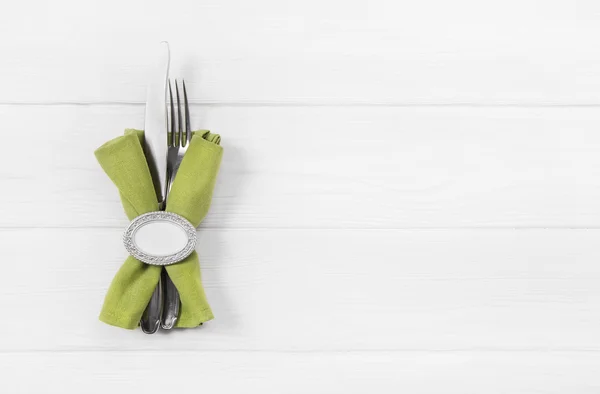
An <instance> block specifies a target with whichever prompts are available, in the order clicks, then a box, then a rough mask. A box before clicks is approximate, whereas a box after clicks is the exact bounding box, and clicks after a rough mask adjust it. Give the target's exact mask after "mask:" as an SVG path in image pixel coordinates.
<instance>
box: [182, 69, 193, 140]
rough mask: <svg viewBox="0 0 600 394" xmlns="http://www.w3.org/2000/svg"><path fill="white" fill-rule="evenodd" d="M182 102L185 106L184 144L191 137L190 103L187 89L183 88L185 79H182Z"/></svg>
mask: <svg viewBox="0 0 600 394" xmlns="http://www.w3.org/2000/svg"><path fill="white" fill-rule="evenodd" d="M183 104H184V106H185V145H183V146H186V145H187V144H188V143H189V142H190V140H191V139H192V127H191V126H190V124H191V122H190V105H189V104H188V98H187V91H186V90H185V80H183Z"/></svg>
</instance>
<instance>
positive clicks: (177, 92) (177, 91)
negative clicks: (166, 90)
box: [175, 80, 183, 146]
mask: <svg viewBox="0 0 600 394" xmlns="http://www.w3.org/2000/svg"><path fill="white" fill-rule="evenodd" d="M175 95H176V96H177V146H181V141H182V140H183V136H182V132H183V130H182V129H183V125H182V124H181V101H179V84H178V83H177V80H175Z"/></svg>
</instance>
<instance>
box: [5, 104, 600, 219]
mask: <svg viewBox="0 0 600 394" xmlns="http://www.w3.org/2000/svg"><path fill="white" fill-rule="evenodd" d="M193 113H194V118H193V119H192V123H193V125H194V127H197V128H210V129H212V130H214V131H215V132H218V133H221V134H222V135H223V145H224V146H225V155H224V158H223V163H222V168H221V173H220V175H219V179H218V185H217V188H216V190H215V196H214V199H213V206H212V208H211V212H210V214H209V216H208V217H207V219H206V220H205V222H204V224H203V226H204V227H205V228H392V229H396V228H457V227H458V228H461V227H487V228H489V227H559V228H560V227H567V228H577V227H594V228H595V227H599V226H600V205H599V204H598V203H597V202H598V201H600V170H599V169H600V155H598V151H599V150H600V133H598V132H597V125H598V124H600V112H599V111H597V110H596V109H594V108H558V109H557V108H539V109H531V108H529V109H524V108H370V107H361V108H347V107H340V108H306V107H294V108H288V107H266V108H264V107H258V108H257V107H252V106H249V107H247V106H243V107H238V106H226V107H208V108H207V107H202V106H201V107H194V111H193ZM0 117H2V119H3V121H4V123H5V125H7V127H8V129H9V130H10V131H11V133H13V135H18V136H20V135H23V136H25V135H27V134H28V133H32V132H34V133H35V134H36V138H35V140H34V141H33V142H32V143H30V144H29V146H28V148H27V150H17V151H15V152H14V154H5V155H2V156H0V179H2V181H3V197H4V204H2V205H1V206H0V226H2V227H5V228H6V227H114V228H124V227H125V225H126V223H127V222H126V218H125V215H124V214H123V211H122V208H121V206H120V203H119V200H118V195H117V192H116V190H115V188H114V186H113V185H112V183H111V182H110V181H109V180H108V178H107V177H106V176H105V175H104V173H103V172H102V170H101V169H100V167H99V165H98V164H97V162H96V160H95V158H94V156H93V151H94V149H96V148H97V147H98V146H100V145H101V144H102V143H104V142H105V141H107V140H109V139H111V138H114V137H115V136H117V135H119V134H121V133H122V129H123V128H124V127H127V126H130V127H140V128H141V127H143V107H141V106H139V107H138V106H134V107H122V106H117V107H113V106H83V107H79V106H59V107H44V106H33V107H29V106H26V107H22V106H21V107H19V106H17V107H15V106H0ZM26 118H31V119H33V120H34V121H35V120H38V119H39V121H40V122H42V123H40V127H39V128H38V127H34V128H33V129H32V128H31V126H30V125H29V124H28V123H27V122H22V120H23V119H26ZM42 124H43V126H41V125H42ZM15 154H18V155H19V156H18V159H17V157H16V156H15ZM17 165H18V168H19V169H18V171H16V170H15V166H17Z"/></svg>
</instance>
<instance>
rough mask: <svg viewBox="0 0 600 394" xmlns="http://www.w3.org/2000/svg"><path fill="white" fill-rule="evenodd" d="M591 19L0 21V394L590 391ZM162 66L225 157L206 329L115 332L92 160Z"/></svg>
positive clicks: (241, 9) (397, 6)
mask: <svg viewBox="0 0 600 394" xmlns="http://www.w3.org/2000/svg"><path fill="white" fill-rule="evenodd" d="M599 37H600V3H598V2H597V1H594V0H537V1H536V0H503V1H477V0H454V1H444V0H420V1H408V0H401V1H390V0H388V1H385V0H350V1H342V0H304V1H288V0H253V1H244V0H203V1H197V0H172V1H170V2H164V1H162V2H159V1H156V0H153V1H148V0H136V1H125V0H119V1H116V0H102V1H100V0H94V1H77V0H53V1H51V2H47V1H20V2H17V1H12V2H8V1H7V2H5V4H3V5H2V12H0V86H1V88H0V121H1V125H2V128H1V130H2V133H3V134H2V141H3V144H2V146H3V149H2V153H1V154H0V184H1V185H2V186H1V188H0V192H1V193H0V195H1V200H0V202H1V204H0V264H1V268H2V276H1V277H2V278H3V280H2V285H1V286H0V310H1V311H2V315H3V322H2V323H0V392H2V393H7V394H13V393H41V392H44V393H80V392H85V393H111V392H112V393H121V392H123V393H124V392H134V391H135V392H145V393H152V392H156V393H169V392H172V393H175V392H192V391H197V392H206V393H211V394H213V393H238V392H244V393H303V394H304V393H365V392H369V393H371V392H372V393H400V392H407V393H440V392H444V393H457V394H458V393H461V394H462V393H482V392H485V393H490V394H494V393H577V394H582V393H598V392H600V374H599V372H600V248H599V247H598V245H599V239H600V131H599V130H600V49H599V46H598V38H599ZM164 39H166V40H169V41H170V43H171V49H172V69H171V75H172V76H179V77H183V78H185V79H186V82H187V85H188V88H189V90H190V96H191V98H192V101H193V119H192V121H193V126H194V127H197V128H209V129H211V130H213V131H215V132H218V133H221V134H222V135H223V145H224V147H225V156H224V159H223V164H222V170H221V173H220V177H219V182H218V185H217V188H216V191H215V197H214V203H213V206H212V209H211V213H210V215H209V217H208V218H207V219H206V221H205V222H204V224H203V225H202V227H201V229H200V232H199V235H200V245H199V247H198V250H199V253H200V256H201V261H202V269H203V275H204V283H205V285H206V289H207V293H208V296H209V299H210V301H211V304H212V306H213V309H214V312H215V314H216V320H214V321H213V322H210V323H208V324H206V325H205V326H204V327H202V328H200V329H195V330H184V331H176V332H170V333H168V334H160V335H155V336H146V335H143V334H142V333H141V332H139V331H134V332H130V331H125V330H120V329H116V328H114V327H110V326H107V325H104V324H102V323H100V322H99V321H98V319H97V316H98V312H99V310H100V306H101V303H102V300H103V297H104V294H105V291H106V289H107V286H108V284H109V283H110V280H111V278H112V276H113V274H114V273H115V271H116V270H117V269H118V267H119V265H120V264H121V262H122V260H123V259H124V257H125V254H126V252H125V250H124V248H123V247H122V245H121V240H120V236H121V232H122V230H123V228H124V226H125V225H126V223H127V222H126V219H125V216H124V214H123V213H122V210H121V207H120V205H119V202H118V198H117V193H116V191H115V189H114V187H113V186H112V184H111V183H110V181H109V180H108V179H107V178H106V177H105V175H104V174H103V173H102V171H101V170H100V167H99V166H98V165H97V163H96V161H95V158H94V156H93V150H94V149H95V148H96V147H98V146H99V145H100V144H101V143H103V142H104V141H106V140H108V139H110V138H113V137H114V136H116V135H118V134H120V133H121V132H122V129H123V128H125V127H140V128H141V127H143V113H144V106H143V102H144V98H145V85H146V81H147V76H148V71H149V64H150V61H151V58H150V53H151V48H152V46H155V45H156V43H157V42H159V41H160V40H164Z"/></svg>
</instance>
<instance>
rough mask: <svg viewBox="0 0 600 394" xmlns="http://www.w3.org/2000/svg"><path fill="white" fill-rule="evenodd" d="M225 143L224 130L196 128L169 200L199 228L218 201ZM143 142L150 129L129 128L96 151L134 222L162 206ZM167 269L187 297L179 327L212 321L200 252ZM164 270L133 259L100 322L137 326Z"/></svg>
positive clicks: (111, 289) (117, 277)
mask: <svg viewBox="0 0 600 394" xmlns="http://www.w3.org/2000/svg"><path fill="white" fill-rule="evenodd" d="M220 142H221V137H219V135H218V134H212V133H210V132H209V131H206V130H203V131H197V132H194V135H193V137H192V140H191V142H190V146H189V147H188V150H187V151H186V153H185V156H184V158H183V161H182V162H181V166H180V167H179V171H178V172H177V176H176V178H175V181H174V182H173V185H172V187H171V191H170V193H169V196H168V199H167V207H166V211H169V212H174V213H177V214H179V215H181V216H183V217H184V218H186V219H187V220H188V221H190V223H192V224H193V225H194V226H196V227H197V226H198V225H199V224H200V222H201V221H202V219H204V217H205V216H206V213H207V212H208V208H209V206H210V202H211V199H212V193H213V189H214V186H215V181H216V178H217V173H218V171H219V166H220V164H221V157H222V156H223V148H222V147H221V146H220V145H219V143H220ZM143 144H144V132H143V131H140V130H133V129H128V130H125V135H124V136H121V137H118V138H115V139H113V140H111V141H109V142H107V143H106V144H104V145H102V146H101V147H100V148H98V149H97V150H96V152H94V153H95V155H96V158H97V159H98V162H99V163H100V166H101V167H102V169H103V170H104V172H106V174H107V175H108V176H109V177H110V179H111V180H112V181H113V182H114V184H115V185H116V186H117V188H118V189H119V192H120V194H121V202H122V204H123V208H125V213H126V215H127V217H128V218H129V219H130V220H133V219H134V218H136V217H137V216H139V215H141V214H144V213H147V212H152V211H156V210H158V201H157V198H156V192H155V189H154V186H153V183H152V176H151V175H150V170H149V169H148V163H147V161H146V157H145V155H144V150H143V148H142V146H143ZM164 268H165V269H166V270H167V273H168V274H169V277H170V278H171V280H172V281H173V283H174V284H175V287H177V290H178V291H179V296H180V298H181V309H180V315H179V319H178V320H177V324H176V327H197V326H198V325H200V324H201V323H203V322H205V321H208V320H211V319H212V318H213V313H212V310H211V309H210V306H209V305H208V301H207V300H206V294H205V293H204V288H203V287H202V279H201V275H200V263H199V260H198V254H197V253H196V251H194V252H192V254H190V255H189V256H188V257H187V258H185V259H184V260H182V261H180V262H179V263H176V264H172V265H168V266H165V267H164ZM162 269H163V267H161V266H154V265H148V264H144V263H142V262H141V261H139V260H137V259H135V258H134V257H132V256H129V257H127V259H126V260H125V263H123V265H122V266H121V268H120V269H119V271H118V272H117V274H116V275H115V277H114V279H113V281H112V283H111V285H110V287H109V289H108V293H107V294H106V298H105V300H104V306H103V307H102V311H101V312H100V320H101V321H103V322H105V323H108V324H111V325H114V326H118V327H122V328H127V329H134V328H136V327H137V326H138V324H139V321H140V318H141V317H142V314H143V313H144V309H146V306H147V305H148V302H149V300H150V297H151V296H152V292H153V291H154V288H155V287H156V285H157V284H158V279H159V277H160V272H161V270H162Z"/></svg>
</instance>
